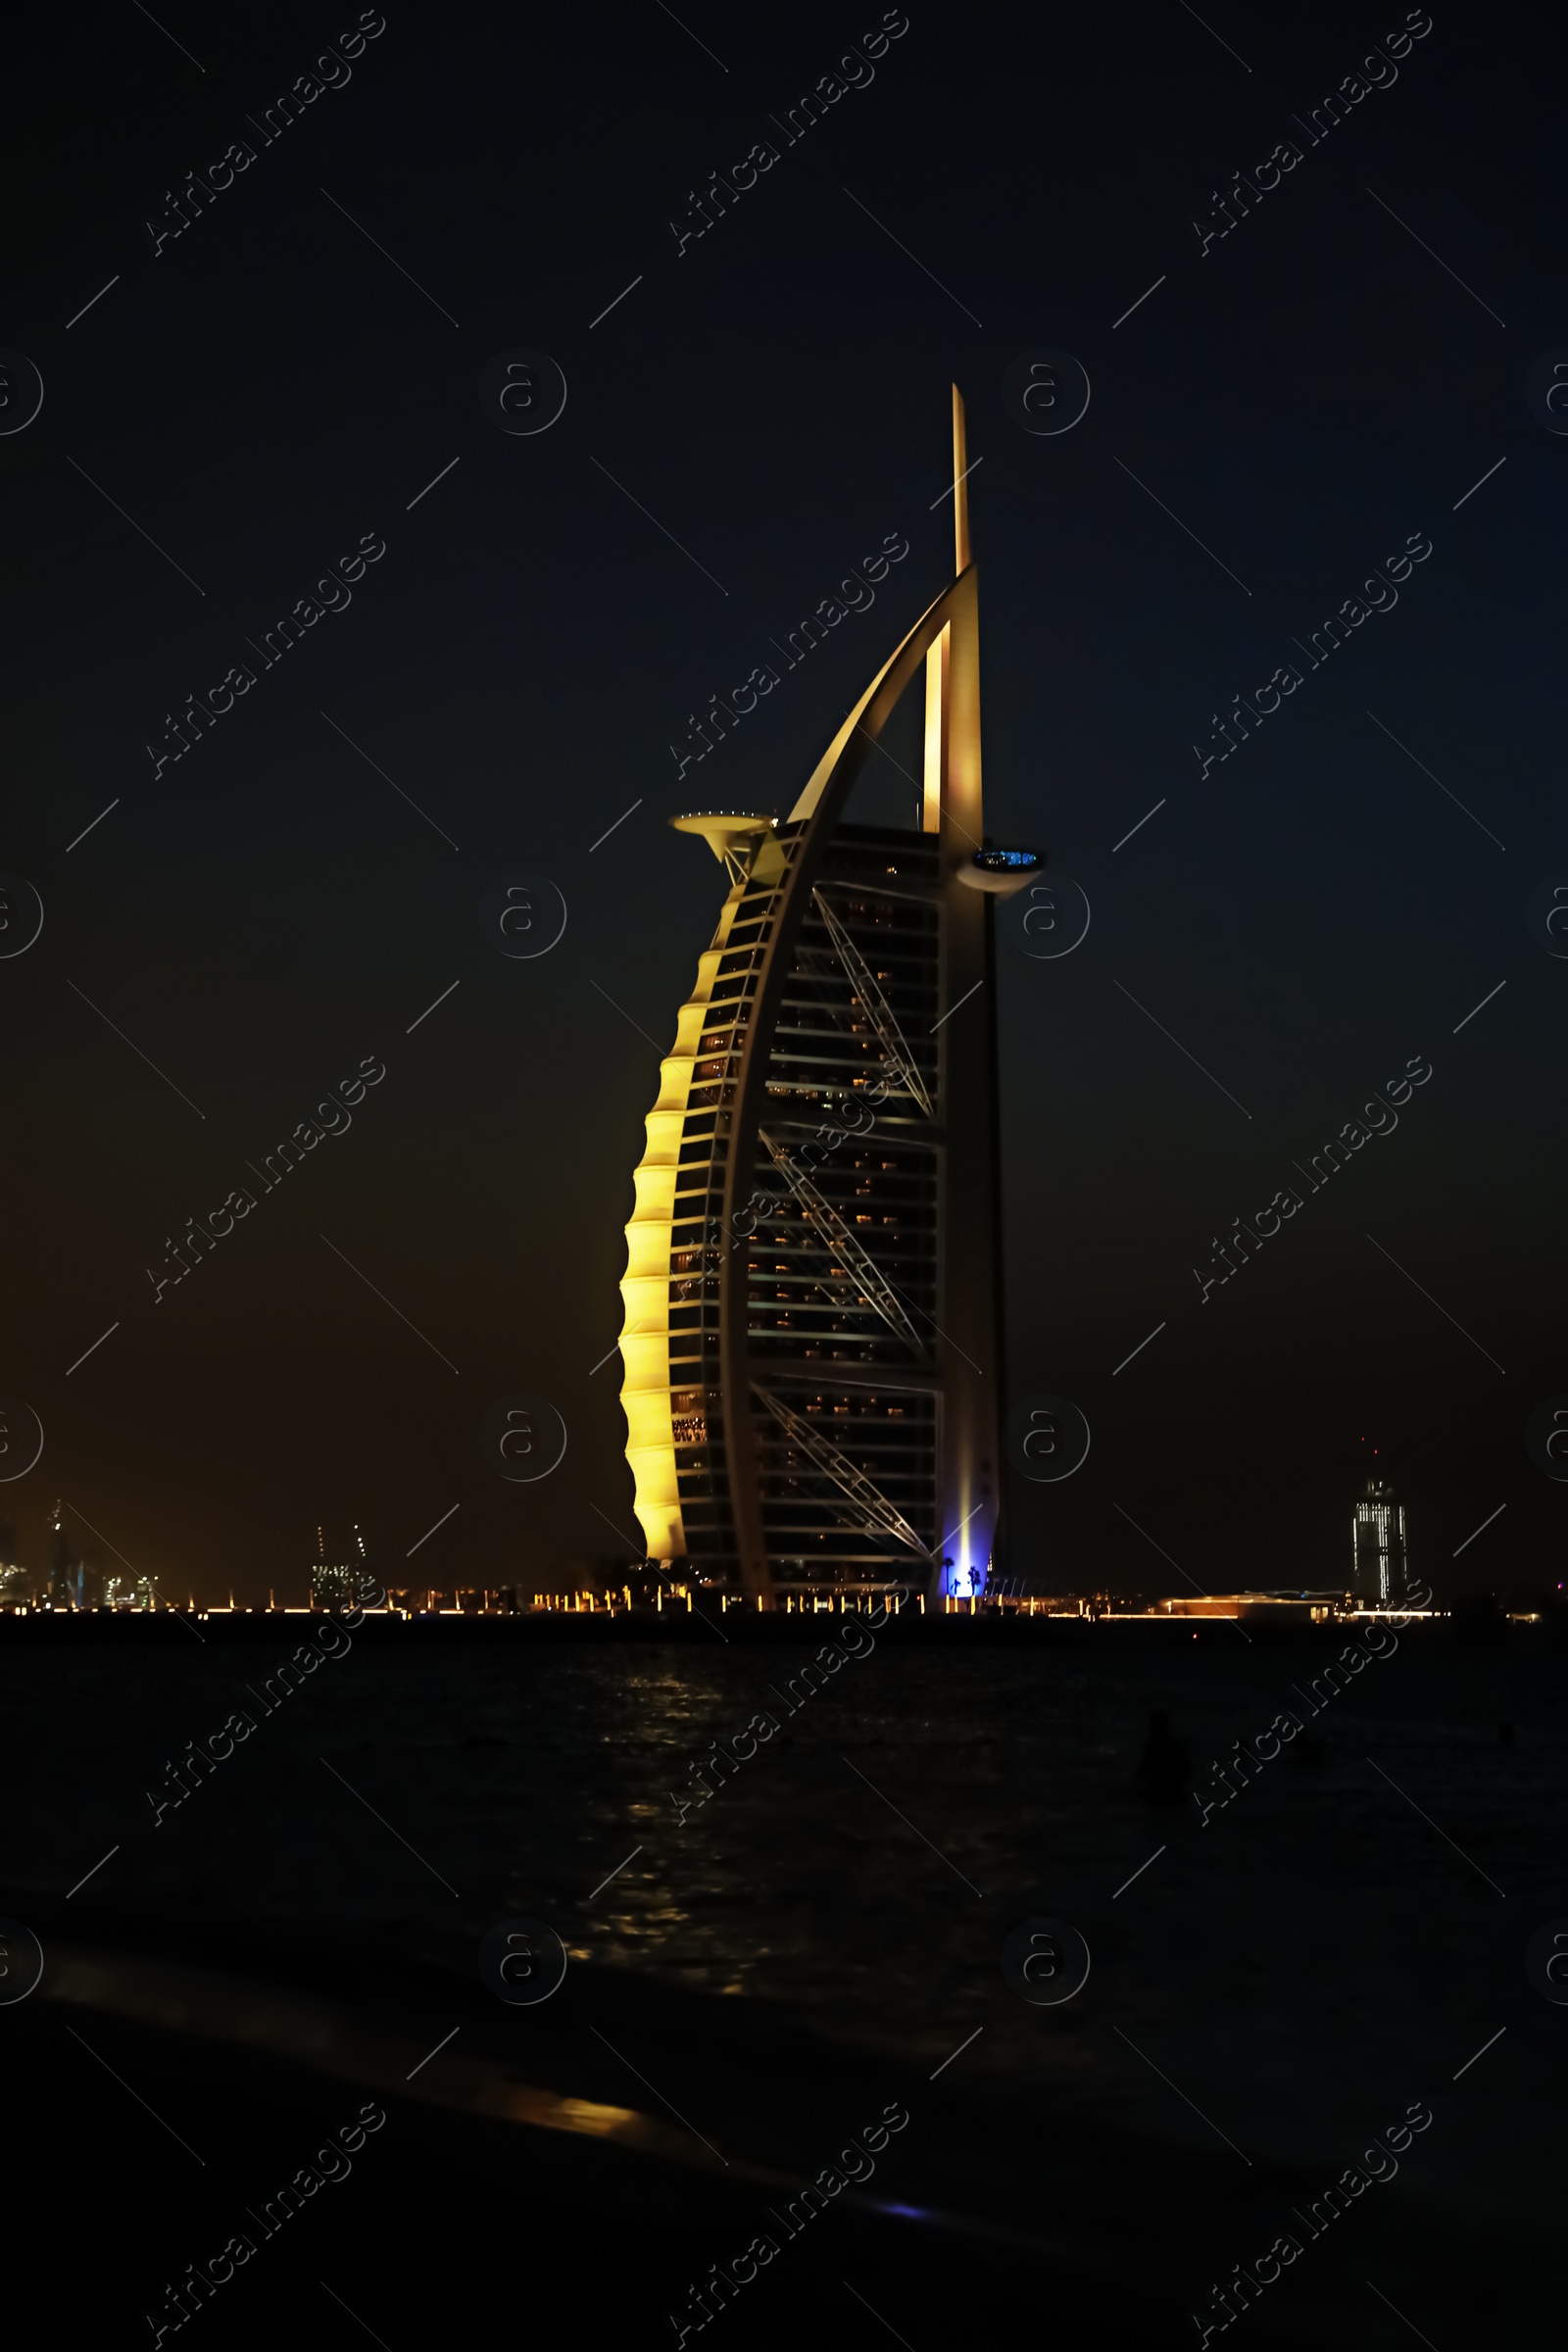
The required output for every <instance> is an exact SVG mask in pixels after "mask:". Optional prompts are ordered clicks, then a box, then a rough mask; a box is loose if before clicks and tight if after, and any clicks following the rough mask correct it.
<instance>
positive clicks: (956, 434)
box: [953, 384, 969, 572]
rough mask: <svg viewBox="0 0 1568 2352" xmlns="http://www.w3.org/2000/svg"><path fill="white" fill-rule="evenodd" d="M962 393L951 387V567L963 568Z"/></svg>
mask: <svg viewBox="0 0 1568 2352" xmlns="http://www.w3.org/2000/svg"><path fill="white" fill-rule="evenodd" d="M964 446H965V443H964V430H963V394H962V393H961V392H960V391H959V390H958V387H957V385H956V384H955V385H954V387H953V568H954V570H955V571H956V572H959V571H962V570H964V568H965V567H966V566H967V564H968V562H969V484H968V482H967V480H966V478H965V477H966V475H967V473H968V470H969V461H968V459H967V457H966V456H965V455H964Z"/></svg>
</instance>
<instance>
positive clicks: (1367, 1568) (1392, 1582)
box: [1350, 1478, 1405, 1607]
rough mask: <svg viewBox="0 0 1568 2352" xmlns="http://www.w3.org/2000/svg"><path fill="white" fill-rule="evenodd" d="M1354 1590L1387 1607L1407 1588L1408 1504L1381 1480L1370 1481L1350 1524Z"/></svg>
mask: <svg viewBox="0 0 1568 2352" xmlns="http://www.w3.org/2000/svg"><path fill="white" fill-rule="evenodd" d="M1350 1546H1351V1559H1352V1563H1353V1564H1352V1569H1351V1590H1352V1591H1353V1593H1355V1595H1356V1598H1357V1599H1358V1600H1370V1601H1373V1602H1376V1603H1377V1604H1378V1605H1379V1606H1382V1607H1387V1606H1388V1604H1389V1603H1390V1602H1391V1601H1394V1600H1397V1599H1398V1598H1399V1596H1400V1595H1401V1594H1402V1593H1403V1592H1404V1588H1405V1562H1404V1505H1403V1503H1402V1502H1397V1501H1396V1500H1395V1496H1394V1489H1393V1488H1392V1487H1390V1486H1386V1485H1385V1484H1384V1482H1383V1480H1382V1479H1380V1478H1369V1479H1368V1480H1367V1482H1366V1493H1365V1495H1363V1496H1362V1498H1361V1500H1360V1501H1359V1502H1358V1503H1357V1504H1356V1506H1355V1516H1354V1518H1353V1519H1352V1520H1351V1522H1350Z"/></svg>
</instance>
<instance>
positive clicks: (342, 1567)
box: [311, 1524, 371, 1609]
mask: <svg viewBox="0 0 1568 2352" xmlns="http://www.w3.org/2000/svg"><path fill="white" fill-rule="evenodd" d="M370 1581H371V1579H370V1568H369V1555H368V1552H367V1551H366V1548H365V1538H364V1537H363V1536H362V1535H361V1533H360V1531H359V1527H358V1524H356V1526H355V1530H354V1544H353V1548H352V1550H351V1552H350V1555H349V1557H348V1558H347V1559H346V1560H329V1559H328V1558H327V1556H326V1536H325V1533H324V1531H323V1530H322V1529H321V1528H318V1529H317V1531H316V1557H315V1559H314V1560H313V1561H312V1562H311V1606H312V1608H313V1609H339V1608H353V1607H354V1606H355V1605H356V1603H357V1602H358V1600H359V1596H360V1594H361V1593H363V1592H364V1591H365V1590H366V1588H367V1587H368V1585H369V1583H370Z"/></svg>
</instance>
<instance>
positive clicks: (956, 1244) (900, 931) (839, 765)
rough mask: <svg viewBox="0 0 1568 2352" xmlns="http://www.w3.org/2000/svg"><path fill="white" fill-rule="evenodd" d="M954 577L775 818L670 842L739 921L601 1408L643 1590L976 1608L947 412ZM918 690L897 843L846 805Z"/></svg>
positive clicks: (966, 574) (995, 1451) (981, 1088)
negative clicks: (645, 1569) (615, 1416)
mask: <svg viewBox="0 0 1568 2352" xmlns="http://www.w3.org/2000/svg"><path fill="white" fill-rule="evenodd" d="M953 414H954V482H955V487H954V493H953V496H954V509H955V536H956V565H955V572H956V576H955V578H954V579H953V581H952V582H951V584H950V585H949V586H948V587H947V588H945V589H944V590H943V592H942V594H941V595H940V596H939V597H938V598H937V599H936V601H935V603H934V604H932V605H931V606H930V607H929V609H928V610H927V611H926V612H925V613H923V614H922V615H921V617H920V619H919V620H918V621H916V623H915V625H914V627H913V628H912V629H911V630H910V631H909V633H908V635H907V637H906V638H905V639H904V641H903V643H902V644H901V645H900V646H898V647H897V649H896V650H895V651H894V652H893V654H892V655H891V656H890V657H889V659H888V661H887V662H885V663H884V665H883V666H882V668H881V669H880V670H879V671H878V672H877V674H876V676H875V677H874V678H873V679H872V681H871V683H870V685H869V686H868V687H867V688H866V689H865V692H864V693H863V694H862V695H861V696H860V698H859V700H858V703H857V704H856V706H855V708H854V709H853V710H852V711H851V712H850V714H849V716H848V717H847V718H846V719H845V721H844V723H843V725H842V726H841V727H840V728H839V730H838V733H837V734H836V735H835V737H834V739H833V741H832V743H831V744H830V745H829V746H828V748H827V750H826V752H825V753H824V754H823V756H822V759H821V760H820V761H819V762H818V764H817V766H816V769H815V770H814V772H813V773H812V775H811V777H810V778H809V782H808V783H807V786H806V789H805V790H804V792H803V793H802V794H801V797H800V799H799V800H798V801H797V803H796V805H795V807H794V808H793V809H791V811H790V814H789V816H788V818H787V819H785V820H784V821H782V822H780V821H779V820H778V819H776V818H769V817H765V816H758V815H751V814H738V813H725V814H719V813H710V814H702V815H690V816H681V817H676V818H674V819H673V820H672V821H673V822H674V824H675V825H676V827H677V829H679V830H681V831H684V832H688V833H694V834H700V835H701V836H702V837H703V838H704V839H705V840H706V841H707V842H708V844H709V846H710V848H711V850H712V852H713V854H714V856H715V857H716V858H718V859H719V860H720V862H721V863H722V865H723V867H724V869H725V873H726V876H727V878H728V881H729V892H728V895H727V897H726V898H725V901H724V904H723V907H722V908H721V909H720V912H719V917H718V924H717V928H716V930H715V932H714V934H713V939H712V943H711V946H710V947H709V949H708V950H707V952H706V953H705V954H704V955H703V956H702V957H701V958H700V960H699V963H698V973H697V982H696V986H695V987H694V989H693V991H692V994H691V996H690V997H689V998H688V1000H687V1002H686V1004H685V1005H683V1006H682V1007H681V1010H680V1014H679V1017H678V1021H677V1026H676V1035H675V1046H674V1051H673V1052H672V1053H671V1054H668V1055H667V1056H666V1057H665V1059H664V1062H663V1064H662V1084H661V1087H660V1092H659V1099H658V1101H657V1103H656V1104H655V1106H654V1108H653V1110H652V1111H651V1112H650V1113H649V1117H648V1144H647V1149H646V1151H645V1152H644V1155H643V1159H642V1163H641V1165H640V1167H639V1168H638V1170H637V1175H636V1206H635V1209H634V1212H633V1215H632V1219H631V1222H630V1224H629V1225H628V1226H627V1228H626V1240H627V1266H626V1273H625V1277H624V1279H623V1281H622V1283H621V1297H622V1299H623V1301H624V1305H625V1321H624V1326H623V1331H622V1337H621V1343H620V1348H621V1357H622V1362H623V1366H624V1381H623V1385H622V1389H621V1401H622V1404H623V1406H624V1409H625V1414H626V1421H627V1431H628V1437H627V1447H626V1452H627V1459H628V1461H629V1463H630V1465H631V1470H632V1475H633V1478H634V1480H635V1482H636V1491H637V1499H636V1508H637V1514H638V1517H639V1519H640V1521H641V1523H642V1527H643V1531H644V1535H645V1538H646V1541H647V1546H648V1555H649V1557H650V1558H651V1559H655V1560H669V1561H673V1560H681V1561H684V1562H687V1563H689V1565H690V1567H691V1569H692V1570H693V1571H694V1572H695V1573H696V1574H697V1575H698V1576H700V1577H704V1578H707V1579H709V1580H711V1581H713V1582H716V1583H718V1584H721V1585H723V1586H725V1587H727V1588H728V1589H729V1590H731V1591H733V1592H736V1593H745V1594H748V1595H750V1596H753V1597H754V1598H755V1599H756V1601H757V1602H758V1604H759V1605H760V1606H762V1607H764V1608H766V1607H771V1606H773V1605H774V1604H775V1601H776V1598H777V1596H778V1595H779V1594H781V1593H784V1592H787V1591H800V1592H806V1591H809V1592H822V1591H834V1590H845V1589H848V1590H854V1589H856V1588H857V1587H864V1586H867V1585H882V1584H886V1583H888V1582H889V1581H897V1582H901V1583H905V1584H907V1585H908V1586H910V1587H911V1588H912V1589H915V1590H918V1591H921V1592H924V1593H929V1594H931V1595H932V1596H933V1597H939V1596H941V1595H943V1594H960V1595H961V1594H973V1593H978V1592H980V1591H982V1590H983V1588H984V1583H985V1578H986V1575H987V1571H988V1569H989V1566H990V1562H991V1559H992V1553H993V1546H994V1544H995V1541H996V1533H997V1522H998V1513H999V1504H1000V1477H999V1472H1000V1450H999V1448H1000V1430H999V1426H998V1421H999V1391H1000V1386H1001V1316H1000V1309H999V1284H998V1245H999V1217H998V1202H997V1082H996V1035H995V1020H996V1008H995V986H994V920H993V902H994V900H995V899H996V897H997V896H999V895H1005V894H1007V893H1009V892H1010V891H1012V890H1015V889H1018V888H1021V887H1022V886H1023V884H1024V883H1025V882H1026V881H1027V880H1028V879H1029V877H1030V874H1031V873H1032V872H1033V871H1035V870H1036V869H1037V868H1038V866H1039V863H1040V859H1039V858H1038V857H1036V856H1035V855H1034V854H1033V853H1032V852H1028V851H1011V850H995V849H992V848H990V847H989V846H986V847H982V846H981V845H982V843H983V842H984V841H985V830H984V822H983V815H982V808H981V786H980V679H979V639H978V607H977V601H976V588H975V574H974V569H973V566H972V565H971V564H970V561H969V546H968V507H967V492H966V489H965V485H964V482H963V479H962V476H963V474H964V470H965V460H964V431H963V407H962V403H961V401H960V400H959V397H958V394H957V391H956V389H955V391H954V395H953ZM922 671H923V673H924V681H925V775H924V795H923V807H922V821H921V825H920V829H919V830H914V829H906V828H901V827H892V826H869V825H858V824H850V823H848V822H846V821H845V810H846V809H847V806H848V803H849V799H850V794H851V792H852V790H853V788H854V785H855V783H856V781H857V779H858V776H859V774H860V772H861V770H862V769H863V767H864V765H865V762H866V760H868V759H869V758H870V757H871V755H872V751H873V748H874V746H875V744H876V742H877V739H878V737H879V736H880V734H881V732H882V730H883V728H884V726H885V725H886V723H887V721H888V718H889V716H890V715H891V713H892V711H893V710H894V709H895V707H896V705H897V704H898V702H899V699H900V697H901V696H902V695H903V694H904V692H905V690H906V689H907V687H908V686H910V685H911V684H912V683H913V681H914V680H915V678H916V677H917V676H919V675H920V674H921V673H922Z"/></svg>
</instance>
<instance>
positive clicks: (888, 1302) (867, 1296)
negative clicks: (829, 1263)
mask: <svg viewBox="0 0 1568 2352" xmlns="http://www.w3.org/2000/svg"><path fill="white" fill-rule="evenodd" d="M757 1140H758V1142H759V1143H760V1144H761V1146H762V1147H763V1149H764V1150H765V1151H766V1152H767V1154H768V1156H769V1158H770V1159H771V1160H772V1162H773V1165H774V1166H775V1167H776V1168H777V1169H778V1170H779V1172H780V1174H781V1175H782V1176H783V1178H784V1181H785V1183H786V1184H787V1185H788V1186H789V1188H790V1190H791V1192H792V1193H793V1194H794V1195H795V1198H796V1200H797V1201H799V1202H800V1205H801V1207H802V1209H803V1210H804V1211H805V1213H806V1215H807V1217H808V1218H809V1220H810V1221H811V1223H812V1224H814V1225H817V1226H819V1227H821V1228H822V1230H823V1231H824V1232H825V1233H826V1234H827V1235H828V1237H829V1238H830V1240H831V1242H832V1246H833V1250H834V1251H835V1252H836V1253H837V1254H838V1255H839V1256H840V1257H842V1258H843V1259H844V1260H845V1261H846V1263H847V1264H848V1265H849V1267H850V1269H851V1272H852V1274H853V1275H854V1277H855V1279H854V1280H853V1281H851V1280H849V1279H848V1278H847V1277H846V1276H843V1275H840V1276H838V1277H837V1280H836V1282H835V1280H834V1277H833V1275H832V1272H831V1269H830V1272H829V1277H828V1282H827V1283H826V1284H824V1286H823V1287H824V1288H829V1287H831V1288H833V1289H834V1290H835V1294H836V1296H838V1297H839V1298H840V1299H841V1300H842V1301H843V1302H844V1303H846V1304H848V1305H852V1306H871V1307H874V1308H875V1309H876V1312H877V1313H878V1314H879V1315H880V1316H881V1318H882V1320H883V1322H884V1323H885V1324H886V1325H887V1326H888V1329H889V1330H890V1331H892V1332H893V1333H894V1334H895V1335H896V1336H897V1337H898V1338H899V1339H901V1340H903V1341H904V1342H905V1344H906V1346H907V1347H909V1348H913V1350H914V1352H915V1354H916V1356H917V1357H918V1358H919V1360H920V1361H921V1363H925V1362H926V1361H927V1360H928V1357H927V1351H926V1347H925V1343H924V1341H923V1340H922V1339H921V1337H920V1334H919V1333H918V1332H917V1331H916V1330H915V1328H914V1325H913V1324H912V1323H911V1322H910V1320H909V1318H908V1316H907V1314H906V1313H905V1311H904V1301H903V1299H901V1298H900V1297H899V1294H898V1292H897V1291H896V1290H895V1289H894V1288H893V1285H892V1284H891V1283H890V1282H889V1281H888V1278H887V1276H886V1275H885V1274H884V1273H883V1272H882V1270H881V1268H880V1267H879V1266H878V1264H877V1262H876V1260H875V1258H874V1257H873V1256H872V1255H871V1253H870V1251H869V1250H867V1249H866V1247H865V1244H864V1243H863V1242H861V1241H858V1239H857V1238H856V1236H855V1234H854V1233H853V1232H852V1231H851V1229H850V1227H849V1226H848V1225H847V1224H846V1223H845V1222H844V1219H843V1218H842V1217H841V1216H840V1214H839V1212H838V1210H837V1209H836V1208H835V1207H834V1206H833V1203H832V1202H831V1201H824V1200H823V1198H822V1196H821V1194H820V1193H819V1192H818V1191H817V1189H816V1187H815V1185H814V1184H813V1183H812V1182H811V1180H810V1178H809V1176H804V1175H803V1174H802V1173H801V1171H800V1169H799V1168H798V1167H797V1166H796V1165H795V1162H794V1160H793V1159H791V1157H790V1155H789V1153H788V1152H786V1151H785V1150H784V1148H783V1146H782V1145H781V1144H775V1143H774V1141H773V1139H772V1137H771V1136H770V1135H768V1134H766V1133H765V1132H764V1131H763V1130H762V1129H760V1128H759V1130H758V1137H757ZM818 1279H819V1280H820V1277H818ZM840 1286H842V1287H840Z"/></svg>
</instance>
